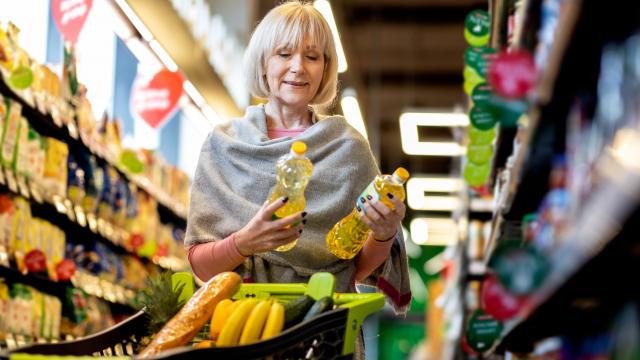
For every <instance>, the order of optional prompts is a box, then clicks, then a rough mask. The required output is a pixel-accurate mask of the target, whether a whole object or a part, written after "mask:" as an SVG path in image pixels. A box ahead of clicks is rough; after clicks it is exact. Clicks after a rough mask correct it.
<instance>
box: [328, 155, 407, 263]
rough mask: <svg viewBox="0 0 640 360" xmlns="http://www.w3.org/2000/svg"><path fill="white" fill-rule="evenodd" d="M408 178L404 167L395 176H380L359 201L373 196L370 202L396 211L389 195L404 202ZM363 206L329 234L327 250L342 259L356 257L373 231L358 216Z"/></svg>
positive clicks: (345, 218) (341, 221)
mask: <svg viewBox="0 0 640 360" xmlns="http://www.w3.org/2000/svg"><path fill="white" fill-rule="evenodd" d="M408 178H409V172H408V171H407V170H406V169H405V168H402V167H399V168H398V169H396V171H395V172H394V173H393V175H378V176H376V178H375V179H374V180H373V181H372V182H371V183H370V184H369V185H368V186H367V188H366V189H364V191H363V192H362V194H360V197H358V200H357V201H358V202H359V201H360V199H361V198H365V199H367V196H371V198H372V199H371V200H369V201H374V200H379V201H381V202H382V203H383V204H385V205H386V206H388V207H389V208H391V209H394V206H393V204H392V203H391V200H389V197H388V196H387V194H389V193H391V194H393V197H394V198H396V199H398V200H400V201H404V198H405V192H404V188H403V187H402V185H403V184H404V182H405V181H407V179H408ZM362 205H363V204H362V203H360V204H359V205H356V208H354V209H353V211H352V212H351V213H350V214H349V215H347V216H346V217H344V218H343V219H342V220H340V221H338V222H337V223H336V224H335V225H334V226H333V229H331V231H329V233H328V234H327V239H326V241H327V248H328V249H329V251H331V253H333V254H334V255H335V256H337V257H339V258H340V259H351V258H353V257H354V256H356V254H358V252H360V249H362V246H363V245H364V242H365V241H366V240H367V237H368V236H369V232H370V231H371V229H369V226H368V225H367V224H365V223H364V221H362V219H361V218H360V215H359V214H358V209H357V208H358V207H359V206H362Z"/></svg>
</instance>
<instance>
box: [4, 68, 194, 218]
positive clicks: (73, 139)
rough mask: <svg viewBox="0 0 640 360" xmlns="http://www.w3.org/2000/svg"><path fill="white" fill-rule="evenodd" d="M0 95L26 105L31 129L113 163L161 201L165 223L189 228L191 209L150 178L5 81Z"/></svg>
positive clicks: (122, 172)
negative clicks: (130, 168)
mask: <svg viewBox="0 0 640 360" xmlns="http://www.w3.org/2000/svg"><path fill="white" fill-rule="evenodd" d="M0 93H1V94H2V95H4V96H6V97H9V98H11V99H12V100H14V101H16V102H18V103H20V104H21V105H22V113H23V115H24V116H25V117H26V118H27V119H28V120H29V122H30V124H31V126H33V128H34V129H36V131H38V132H39V133H40V134H42V135H44V136H49V137H53V138H56V139H58V140H60V141H62V142H64V143H66V144H67V145H68V146H69V147H70V148H71V149H76V150H80V151H86V152H89V153H91V154H93V155H94V156H95V157H96V158H97V159H99V160H100V161H102V162H105V163H107V164H109V165H110V166H112V167H113V168H115V169H116V170H117V171H118V172H119V173H120V175H121V176H122V177H123V178H124V179H126V180H127V181H129V182H132V183H133V184H135V185H136V186H137V187H138V188H140V189H142V190H144V191H145V192H147V193H148V194H150V195H151V196H152V197H154V198H155V199H156V200H157V202H158V210H159V212H160V215H161V219H162V220H163V221H166V222H172V223H175V224H176V225H178V226H182V227H186V218H187V209H186V208H185V207H184V206H182V205H180V204H176V203H175V202H174V201H172V199H171V196H169V195H168V194H166V193H165V192H163V191H162V190H160V189H159V188H158V187H157V186H155V185H154V184H152V183H151V182H150V181H149V179H146V178H145V177H143V176H139V175H131V174H129V173H128V172H127V171H125V170H124V169H122V168H121V166H120V165H118V164H117V161H115V160H113V159H109V157H108V156H107V155H106V154H104V153H103V152H102V151H100V150H99V149H94V148H92V147H91V146H90V145H89V144H85V143H84V142H83V140H82V139H81V137H79V136H78V135H77V130H76V129H69V128H68V127H66V126H62V127H59V126H57V125H56V124H55V122H54V120H53V118H52V117H51V115H49V114H47V115H45V114H43V113H42V112H40V110H38V109H37V108H35V107H33V106H31V105H30V104H29V102H27V101H25V99H24V98H23V97H22V96H20V95H18V94H17V93H16V92H15V91H13V90H12V89H11V88H9V86H7V84H6V83H5V82H4V80H3V79H0Z"/></svg>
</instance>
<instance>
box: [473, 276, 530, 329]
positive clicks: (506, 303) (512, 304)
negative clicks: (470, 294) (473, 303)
mask: <svg viewBox="0 0 640 360" xmlns="http://www.w3.org/2000/svg"><path fill="white" fill-rule="evenodd" d="M480 301H481V303H482V308H483V309H484V311H485V312H486V313H487V314H489V315H491V316H493V318H494V319H496V320H500V321H503V320H507V319H511V318H512V317H514V316H516V315H517V314H518V312H519V311H520V309H522V307H523V305H524V304H525V302H526V298H524V297H518V296H515V295H513V294H511V293H510V292H508V291H507V290H505V289H504V288H503V287H502V285H500V282H499V281H498V278H497V277H496V276H495V275H489V276H487V277H486V278H485V280H484V282H483V283H482V290H481V292H480Z"/></svg>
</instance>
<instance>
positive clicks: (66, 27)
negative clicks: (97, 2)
mask: <svg viewBox="0 0 640 360" xmlns="http://www.w3.org/2000/svg"><path fill="white" fill-rule="evenodd" d="M91 5H93V0H53V1H52V2H51V10H52V11H53V19H54V20H55V22H56V26H57V27H58V29H59V30H60V32H61V33H62V37H64V38H65V39H66V40H67V41H69V42H71V43H72V44H75V43H76V42H77V41H78V35H80V31H81V30H82V27H83V26H84V22H85V21H86V20H87V16H88V15H89V11H90V10H91Z"/></svg>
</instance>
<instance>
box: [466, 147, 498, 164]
mask: <svg viewBox="0 0 640 360" xmlns="http://www.w3.org/2000/svg"><path fill="white" fill-rule="evenodd" d="M492 156H493V145H469V146H468V147H467V159H468V160H469V161H470V162H472V163H474V164H476V165H482V164H486V163H488V162H489V161H490V160H491V157H492Z"/></svg>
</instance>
